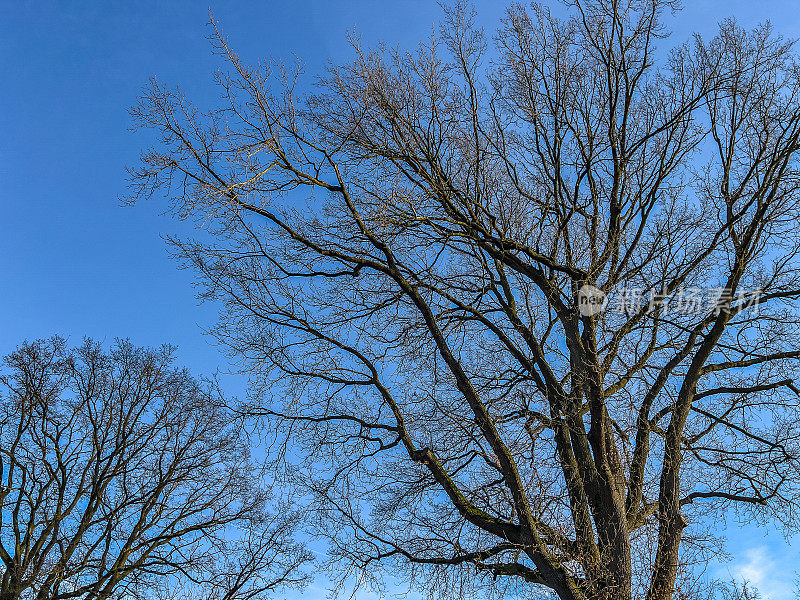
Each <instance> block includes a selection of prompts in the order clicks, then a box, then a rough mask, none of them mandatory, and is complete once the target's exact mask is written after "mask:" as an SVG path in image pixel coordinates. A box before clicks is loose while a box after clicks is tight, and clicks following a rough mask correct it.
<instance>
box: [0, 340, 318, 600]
mask: <svg viewBox="0 0 800 600" xmlns="http://www.w3.org/2000/svg"><path fill="white" fill-rule="evenodd" d="M172 355H173V352H172V350H171V349H170V348H163V349H161V350H158V351H150V350H144V349H139V348H135V347H134V346H132V345H131V344H130V343H129V342H119V343H117V344H116V345H115V346H114V347H113V348H112V350H111V352H110V353H108V354H106V353H104V352H103V351H102V348H101V347H100V346H99V345H98V344H96V343H93V342H91V341H86V342H85V343H84V344H83V345H82V346H80V347H78V348H75V349H69V348H68V347H67V346H66V344H65V342H64V340H63V339H59V338H52V339H50V340H47V341H38V342H34V343H26V344H24V345H22V346H20V347H19V348H18V349H17V350H16V351H15V352H14V353H13V354H11V355H10V356H8V357H7V358H6V368H5V369H4V370H3V372H2V374H1V375H0V385H2V388H3V396H2V399H0V473H2V478H1V479H0V486H1V487H0V560H1V561H2V567H3V569H2V572H1V573H0V575H1V577H0V598H2V600H20V599H31V600H33V599H36V600H66V599H76V600H90V599H98V600H100V599H108V598H115V599H119V600H133V599H140V598H141V599H167V598H190V599H194V598H196V599H198V600H200V599H204V600H205V599H208V600H251V599H253V600H254V599H256V598H262V597H264V595H265V594H266V593H267V592H269V591H270V590H273V589H275V588H278V587H280V586H282V585H291V584H297V583H300V582H301V579H302V574H301V573H300V571H299V567H300V565H301V564H302V563H303V562H304V561H305V560H306V555H305V553H304V551H302V549H301V548H300V547H299V546H297V545H296V544H295V543H294V542H293V541H292V537H291V534H292V528H293V526H294V525H295V523H294V520H293V519H292V517H291V513H288V512H287V513H283V514H280V516H278V517H275V516H272V517H270V516H269V515H268V514H267V513H266V512H265V509H266V508H267V506H268V497H267V496H266V495H265V492H264V491H263V489H260V488H259V486H258V484H257V482H258V480H259V479H258V477H257V476H256V475H257V473H256V472H255V471H254V469H253V468H252V465H251V463H250V458H249V456H248V446H247V444H245V443H244V438H243V437H242V436H241V434H240V431H239V429H238V428H237V427H236V426H235V425H236V421H235V420H233V419H231V416H230V414H229V413H227V412H226V411H225V410H224V409H223V408H222V404H221V403H220V398H219V396H218V394H216V393H215V390H214V388H213V387H209V386H206V385H202V384H201V383H198V382H197V381H196V380H194V379H193V378H192V377H191V376H190V375H189V374H188V373H187V372H186V371H185V370H182V369H177V368H175V367H174V366H172V363H173V356H172Z"/></svg>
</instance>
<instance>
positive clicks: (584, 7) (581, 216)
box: [131, 0, 800, 600]
mask: <svg viewBox="0 0 800 600" xmlns="http://www.w3.org/2000/svg"><path fill="white" fill-rule="evenodd" d="M675 9H677V3H675V2H671V1H668V0H622V1H619V2H618V1H614V2H605V1H600V0H573V1H569V2H565V3H564V10H563V11H560V12H563V13H564V15H563V16H557V15H555V14H554V13H552V12H551V11H550V10H549V9H548V8H547V7H545V6H540V5H534V6H532V7H531V8H529V9H526V8H523V7H521V6H518V5H513V6H511V7H510V8H509V9H508V11H507V13H506V16H505V18H504V19H503V21H502V22H501V23H500V24H499V27H498V30H497V33H496V34H495V35H494V36H493V37H489V36H487V35H486V34H485V33H484V32H483V30H481V29H480V28H478V27H476V25H475V22H474V16H473V14H472V12H471V10H470V9H469V7H466V6H463V5H457V6H455V7H452V8H449V9H446V10H445V18H444V23H443V24H442V26H441V27H440V28H439V29H438V31H437V34H436V35H435V36H433V37H432V38H431V39H430V40H428V41H425V42H424V43H422V44H420V46H419V48H418V50H417V51H415V52H402V51H400V50H387V49H386V48H377V49H368V48H364V47H362V46H361V45H360V42H359V41H358V40H357V39H355V38H354V39H353V48H354V58H353V60H352V61H351V62H348V63H345V64H337V65H332V66H331V67H330V68H329V69H328V70H327V72H326V73H325V74H324V75H322V76H321V77H320V79H319V80H318V82H317V83H316V85H315V87H314V89H313V90H312V91H310V92H306V91H305V90H306V89H307V87H306V86H305V84H302V79H301V78H300V69H297V68H294V67H287V66H286V65H285V64H284V63H282V62H280V61H268V62H265V63H263V64H259V65H255V66H249V65H247V64H245V63H244V62H243V61H242V60H241V59H240V58H239V57H238V56H237V55H236V53H235V52H234V51H233V50H232V49H231V47H230V46H229V44H228V42H227V40H226V39H225V37H224V36H223V35H222V33H221V31H220V30H219V26H218V24H216V23H214V27H215V32H216V34H215V36H214V43H215V48H216V49H217V50H218V51H219V53H220V55H221V56H222V57H223V58H224V59H225V60H226V61H227V70H224V71H221V72H220V73H219V74H218V75H217V78H216V82H217V84H218V85H219V88H220V90H221V94H222V99H221V103H220V104H219V105H218V106H214V107H211V108H210V109H209V110H207V111H206V110H198V109H197V108H195V107H194V106H193V105H192V104H191V102H190V101H189V100H188V99H187V98H185V97H184V96H183V95H182V94H181V93H180V91H178V90H173V89H170V88H167V87H164V86H162V85H161V84H159V83H156V82H154V83H153V85H152V86H151V87H150V88H149V89H148V90H147V91H146V93H145V94H144V95H143V97H142V99H141V101H140V102H139V104H138V105H137V106H135V107H134V108H133V109H132V115H133V117H134V120H135V122H136V124H137V126H141V127H146V128H152V129H155V130H156V131H158V132H159V133H160V135H161V140H160V143H159V144H157V145H156V146H155V147H154V148H152V149H151V150H149V151H147V152H145V153H144V154H143V155H142V161H141V164H140V165H139V166H138V167H135V168H133V169H131V178H132V181H131V183H132V186H133V187H132V193H131V198H132V199H138V198H143V197H149V196H152V195H153V194H158V195H162V194H163V195H166V196H168V197H169V198H170V199H171V200H172V207H173V208H174V209H175V210H176V211H177V212H178V213H179V214H180V215H181V216H183V217H188V218H196V219H197V220H198V222H199V223H201V224H202V225H203V226H205V227H206V228H207V231H206V232H205V233H203V234H202V235H201V236H199V239H197V240H173V242H174V248H175V250H176V252H177V253H178V254H179V255H180V256H181V257H182V259H183V260H184V261H185V262H186V264H188V265H190V266H192V267H193V268H195V269H196V270H197V272H198V274H199V277H200V281H201V283H202V284H203V285H204V286H205V287H204V292H203V293H204V295H205V296H206V297H208V298H213V299H216V300H218V301H220V303H221V306H222V310H221V317H220V322H219V325H218V327H217V328H216V330H215V333H216V335H217V337H218V338H219V339H220V340H221V341H223V342H224V343H225V344H226V345H227V347H228V348H229V350H230V352H231V353H233V354H234V355H235V356H237V357H238V358H240V359H242V360H243V364H244V366H245V368H246V369H247V370H249V371H250V372H251V373H252V374H253V376H254V380H255V381H256V383H257V385H256V389H255V390H254V394H253V398H252V399H251V402H250V403H249V405H248V410H249V411H250V412H251V414H252V415H254V416H258V417H259V418H261V419H262V420H263V422H264V423H265V424H266V425H267V427H268V428H269V430H270V431H271V433H272V434H273V435H274V436H276V439H277V440H278V441H280V442H282V443H285V444H286V447H287V448H290V449H291V456H293V457H299V458H298V459H297V460H298V463H299V465H300V467H301V471H300V472H301V473H302V474H303V475H302V477H301V478H300V479H299V482H298V485H300V484H302V485H303V486H304V489H306V490H307V491H308V493H309V494H310V495H311V497H312V498H313V506H312V508H313V509H314V514H315V515H316V519H315V521H314V525H315V528H316V532H317V533H318V534H320V535H324V536H326V538H327V539H328V540H329V543H330V551H331V559H332V561H333V564H334V565H335V566H336V567H337V568H338V571H337V572H338V573H339V574H340V575H341V577H346V576H348V575H351V574H356V575H357V576H358V577H361V578H362V580H364V581H369V582H372V583H378V582H379V578H380V574H381V573H386V572H393V573H403V574H406V575H407V576H408V577H409V578H411V579H412V581H413V582H414V583H415V584H416V585H418V586H420V587H421V588H423V589H428V590H431V591H440V592H442V593H443V594H448V595H450V596H452V595H469V594H472V593H473V591H474V590H475V589H476V588H486V589H491V590H494V591H496V592H498V593H502V592H503V591H512V592H517V593H523V594H528V593H530V594H534V593H535V592H536V591H542V592H543V593H552V594H555V595H556V596H558V597H559V598H561V599H563V600H578V599H608V600H610V599H614V600H619V599H626V598H646V599H647V600H668V599H669V598H671V597H673V596H676V595H678V594H680V596H679V597H681V598H686V597H695V596H696V595H698V594H700V593H701V586H700V582H699V581H698V571H697V569H695V568H694V566H693V565H694V564H695V563H696V562H697V561H702V560H705V559H706V557H707V556H708V552H711V551H713V549H714V548H715V540H714V539H713V538H712V537H711V536H710V535H709V534H708V533H707V530H706V527H705V524H706V523H707V522H708V521H707V519H710V518H714V516H726V517H741V518H746V519H752V518H755V519H759V520H764V521H768V520H770V521H776V522H779V523H782V524H783V525H785V526H786V527H790V528H794V527H796V526H797V525H798V512H797V509H798V499H800V496H799V495H798V494H799V492H800V471H798V466H799V465H798V458H800V454H799V453H800V447H798V446H799V443H798V442H799V440H800V429H799V427H800V421H799V420H798V398H797V396H798V389H797V387H796V385H795V378H796V376H797V365H798V362H797V361H798V358H800V346H799V345H798V336H797V334H798V331H797V330H798V314H797V310H796V309H797V305H796V300H797V298H798V295H799V294H800V280H799V279H798V260H797V259H798V248H800V238H798V229H797V219H798V217H799V216H800V215H798V200H800V195H798V183H800V179H799V178H798V174H799V173H798V163H797V158H798V151H799V150H800V94H798V92H800V89H799V87H800V69H798V64H797V59H796V56H795V54H794V53H793V50H792V44H791V43H790V42H787V41H785V40H783V39H782V38H780V37H779V36H776V35H775V34H774V33H773V32H772V30H771V28H770V27H769V26H766V25H765V26H762V27H759V28H756V29H754V30H752V31H746V30H744V29H742V28H741V27H740V26H738V25H737V24H736V22H735V21H733V20H728V21H723V22H722V23H721V24H720V27H719V32H718V34H717V35H716V36H715V37H714V38H712V39H710V40H704V39H702V38H700V37H695V38H694V39H693V40H691V41H690V42H687V43H685V44H678V45H674V47H673V48H672V50H667V49H666V48H664V45H665V43H666V42H665V40H666V39H667V36H666V33H667V31H666V29H665V24H664V20H665V18H666V17H667V16H669V14H670V12H671V11H673V10H675ZM586 286H591V287H590V288H588V289H596V290H599V292H600V293H602V294H607V295H608V296H609V297H614V296H615V295H616V296H623V297H630V296H631V295H632V294H633V293H634V292H636V293H637V294H639V295H640V297H641V295H643V296H644V298H645V301H643V302H634V303H632V304H630V303H625V305H624V306H623V307H622V309H615V308H614V307H613V306H609V307H608V308H607V309H606V310H605V311H590V312H589V314H587V313H586V311H582V310H581V290H582V289H583V290H586V289H587V287H586ZM697 290H700V291H703V293H705V292H709V290H719V294H717V295H716V296H714V297H713V299H712V301H711V302H710V303H709V302H707V301H705V300H704V301H703V302H700V303H699V304H696V305H695V304H692V305H691V306H689V307H687V306H685V305H683V304H684V303H682V302H678V301H677V299H679V298H685V297H686V294H694V293H695V292H696V291H697ZM701 296H702V297H703V298H705V296H703V295H702V294H701ZM754 297H757V300H758V303H757V306H754V305H753V304H754V303H753V302H752V301H751V300H752V299H753V298H754ZM279 456H281V457H283V456H284V455H283V454H280V455H279ZM387 569H388V570H389V571H387ZM525 590H529V591H525Z"/></svg>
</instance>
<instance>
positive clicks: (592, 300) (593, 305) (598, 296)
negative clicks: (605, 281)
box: [578, 283, 608, 317]
mask: <svg viewBox="0 0 800 600" xmlns="http://www.w3.org/2000/svg"><path fill="white" fill-rule="evenodd" d="M607 305H608V296H606V293H605V292H604V291H603V290H601V289H600V288H597V287H595V286H593V285H591V284H589V283H586V284H584V285H583V287H581V289H579V290H578V310H579V311H580V313H581V314H582V315H583V316H584V317H593V316H595V315H599V314H600V313H601V312H603V310H605V308H606V306H607Z"/></svg>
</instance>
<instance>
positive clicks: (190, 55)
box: [0, 0, 800, 600]
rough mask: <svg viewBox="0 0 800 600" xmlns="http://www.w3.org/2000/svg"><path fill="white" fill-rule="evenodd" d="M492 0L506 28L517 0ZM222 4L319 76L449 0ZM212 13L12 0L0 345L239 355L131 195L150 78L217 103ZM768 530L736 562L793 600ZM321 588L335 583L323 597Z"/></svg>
mask: <svg viewBox="0 0 800 600" xmlns="http://www.w3.org/2000/svg"><path fill="white" fill-rule="evenodd" d="M687 4H688V7H687V9H686V10H685V11H683V13H681V15H680V16H679V17H678V18H677V20H676V21H675V22H674V23H673V27H672V29H673V31H674V32H675V33H674V34H673V40H683V39H685V38H686V37H687V35H688V34H689V33H690V32H692V31H700V32H702V33H706V34H708V33H711V32H712V31H713V28H714V25H715V23H716V22H717V21H718V20H719V19H721V18H723V17H726V16H730V15H735V16H736V17H737V18H739V19H740V21H741V22H742V24H744V25H748V26H750V25H754V24H756V23H757V22H759V21H762V20H765V19H770V20H771V21H772V22H773V23H774V24H775V26H776V29H777V30H778V31H780V32H782V33H784V34H785V35H786V36H788V37H800V17H799V16H798V15H799V14H800V11H798V5H797V4H796V2H792V1H789V0H783V1H775V0H761V1H760V2H746V1H743V0H736V1H730V2H726V1H719V0H714V1H695V2H687ZM476 6H477V8H478V12H479V17H480V21H481V22H482V23H484V24H485V25H486V27H487V29H489V30H491V29H492V28H493V26H494V24H495V23H496V22H497V19H498V17H499V15H500V14H501V12H502V3H495V2H488V1H484V2H477V3H476ZM211 9H212V10H213V12H214V14H215V16H216V17H217V18H219V19H220V20H221V21H222V24H223V27H224V29H225V31H226V33H227V34H229V35H230V37H231V39H232V41H233V44H234V46H235V47H236V48H237V49H238V50H239V52H240V53H241V54H242V55H243V56H244V57H245V58H246V59H249V60H256V59H258V58H261V57H265V56H268V55H277V56H284V57H288V56H290V55H291V54H292V53H295V54H297V55H298V56H300V57H301V58H303V60H304V62H305V63H306V65H307V72H309V73H314V72H316V71H318V70H319V68H320V67H321V66H322V65H323V64H324V63H325V61H326V60H327V59H328V58H334V59H337V58H345V57H347V55H348V52H347V44H346V43H345V41H344V34H345V31H346V30H347V29H348V28H352V27H355V28H356V29H357V30H358V31H359V32H360V33H361V34H362V35H363V37H364V39H365V41H366V42H374V41H377V40H385V41H387V42H390V43H391V44H395V43H398V44H400V45H401V46H406V47H411V46H413V45H414V44H415V42H416V41H418V40H420V39H421V38H423V37H425V36H427V35H429V34H430V31H431V26H432V25H433V24H434V23H435V22H436V21H437V20H438V18H439V9H438V7H437V5H436V4H435V3H434V2H421V1H411V0H394V1H393V2H386V3H383V2H371V1H367V0H353V1H338V2H337V1H329V2H325V1H311V0H294V1H292V2H275V1H270V2H263V1H262V2H255V1H247V2H216V1H213V0H211ZM207 21H208V5H207V4H205V3H203V2H197V3H191V2H177V1H161V2H149V1H143V2H68V1H66V0H65V1H62V2H11V1H9V0H1V1H0V49H1V52H0V56H1V57H2V62H0V76H1V77H0V354H6V353H7V352H8V351H9V350H10V349H12V348H13V347H14V346H15V345H17V344H18V343H19V342H21V341H22V340H24V339H32V338H36V337H41V336H47V335H50V334H52V333H56V332H57V333H60V334H62V335H65V336H68V337H70V338H71V339H72V340H73V341H77V340H79V339H80V337H81V336H83V335H90V336H92V337H95V338H98V339H103V340H111V339H113V338H114V337H117V336H120V337H130V338H132V339H133V340H134V342H136V343H138V344H147V345H153V344H160V343H163V342H170V343H174V344H176V345H178V346H179V354H180V358H181V361H182V362H184V363H185V364H187V365H188V366H190V367H191V368H192V369H194V370H195V371H197V372H206V373H207V372H211V371H213V370H214V369H216V368H217V367H218V366H220V367H224V363H223V361H222V358H221V357H220V356H219V354H218V352H217V350H216V349H215V348H214V347H213V346H211V345H210V344H209V340H208V339H207V338H206V337H205V336H203V335H202V333H201V329H202V328H203V327H208V326H210V325H212V324H213V322H214V314H215V311H214V308H213V307H212V306H200V305H198V303H197V301H196V300H195V299H194V294H193V290H192V287H191V281H192V278H191V274H190V273H187V272H185V271H179V270H178V269H177V265H176V264H175V263H174V262H172V261H170V260H169V258H168V256H167V253H166V250H165V247H164V244H163V242H162V241H161V239H160V237H159V236H160V235H161V234H164V233H175V232H180V231H184V232H185V231H186V228H185V227H184V226H181V225H179V224H178V223H176V222H175V221H172V220H171V219H170V218H169V217H166V216H162V215H161V214H160V213H161V211H162V210H163V208H164V205H163V204H160V203H158V202H156V201H153V202H149V203H144V204H140V205H138V206H136V207H133V208H131V207H121V206H119V205H118V202H117V196H118V195H119V194H120V193H122V192H124V185H125V182H124V177H125V172H124V168H125V166H126V165H131V164H135V161H136V157H137V154H138V151H139V149H140V148H142V147H143V146H144V145H146V144H147V142H148V140H147V138H146V136H143V135H134V134H132V133H130V132H129V131H127V126H128V124H129V123H128V116H127V112H126V109H127V107H128V106H129V105H131V104H132V103H133V102H134V100H135V98H136V96H137V94H138V91H139V89H140V88H141V87H142V86H143V85H144V83H145V82H146V80H147V79H148V77H150V76H152V75H158V77H159V78H160V79H162V80H163V81H164V82H165V83H168V84H176V83H180V84H181V85H182V86H183V87H184V89H185V90H186V91H187V92H188V93H189V95H190V96H191V97H193V98H194V99H196V100H198V101H199V102H200V103H201V104H202V102H203V100H204V99H212V98H213V97H214V96H213V95H214V93H215V91H214V89H213V87H212V85H211V80H210V76H211V73H212V72H213V70H214V69H215V67H216V66H217V65H218V63H217V61H216V59H215V58H214V57H213V56H211V54H210V52H209V46H208V43H207V42H206V40H205V39H204V36H205V34H206V33H207V28H206V26H205V24H206V22H207ZM227 381H228V385H229V386H230V388H231V389H232V390H234V391H235V390H237V389H238V388H239V387H240V384H239V383H238V382H237V381H235V380H232V379H228V380H227ZM763 536H764V532H763V531H762V530H757V529H754V528H747V529H741V530H735V531H732V532H731V537H732V540H733V543H732V544H731V550H732V551H733V553H734V555H735V558H734V561H733V562H732V563H730V564H729V565H728V566H726V567H724V568H725V569H727V568H730V569H731V570H732V571H734V572H736V573H739V574H744V575H746V576H748V577H749V578H750V579H753V580H758V579H760V581H761V584H762V591H763V592H765V596H766V597H767V598H768V599H769V600H785V599H786V598H788V587H789V584H790V582H791V579H792V572H793V571H795V570H797V569H800V554H798V545H800V544H798V543H796V544H795V545H794V547H789V546H787V545H785V544H784V543H783V541H782V540H781V538H780V536H778V535H776V534H771V535H769V536H767V537H763ZM710 568H712V569H717V568H719V567H717V566H716V565H712V566H711V567H710ZM317 593H319V597H323V596H324V594H323V592H322V591H321V590H319V589H317V590H314V591H313V593H311V594H309V596H313V595H316V594H317Z"/></svg>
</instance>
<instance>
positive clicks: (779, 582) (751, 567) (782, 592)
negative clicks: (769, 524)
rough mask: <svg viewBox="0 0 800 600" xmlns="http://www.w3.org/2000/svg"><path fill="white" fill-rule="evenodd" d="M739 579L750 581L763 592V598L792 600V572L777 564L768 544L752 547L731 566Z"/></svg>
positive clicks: (732, 571) (732, 572) (735, 576)
mask: <svg viewBox="0 0 800 600" xmlns="http://www.w3.org/2000/svg"><path fill="white" fill-rule="evenodd" d="M731 575H733V577H734V578H735V579H737V580H738V581H748V582H750V583H751V584H752V585H753V586H755V587H757V588H758V590H759V591H760V592H761V597H762V599H763V600H791V598H792V576H791V575H792V574H791V573H787V572H786V571H785V569H783V570H782V569H781V568H780V567H779V565H778V564H776V562H775V560H774V559H773V557H772V555H771V554H770V551H769V549H768V548H767V547H766V546H758V547H755V548H750V549H748V550H746V551H745V552H744V553H743V556H742V558H741V559H740V560H738V561H736V562H735V563H734V565H733V566H732V568H731Z"/></svg>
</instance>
